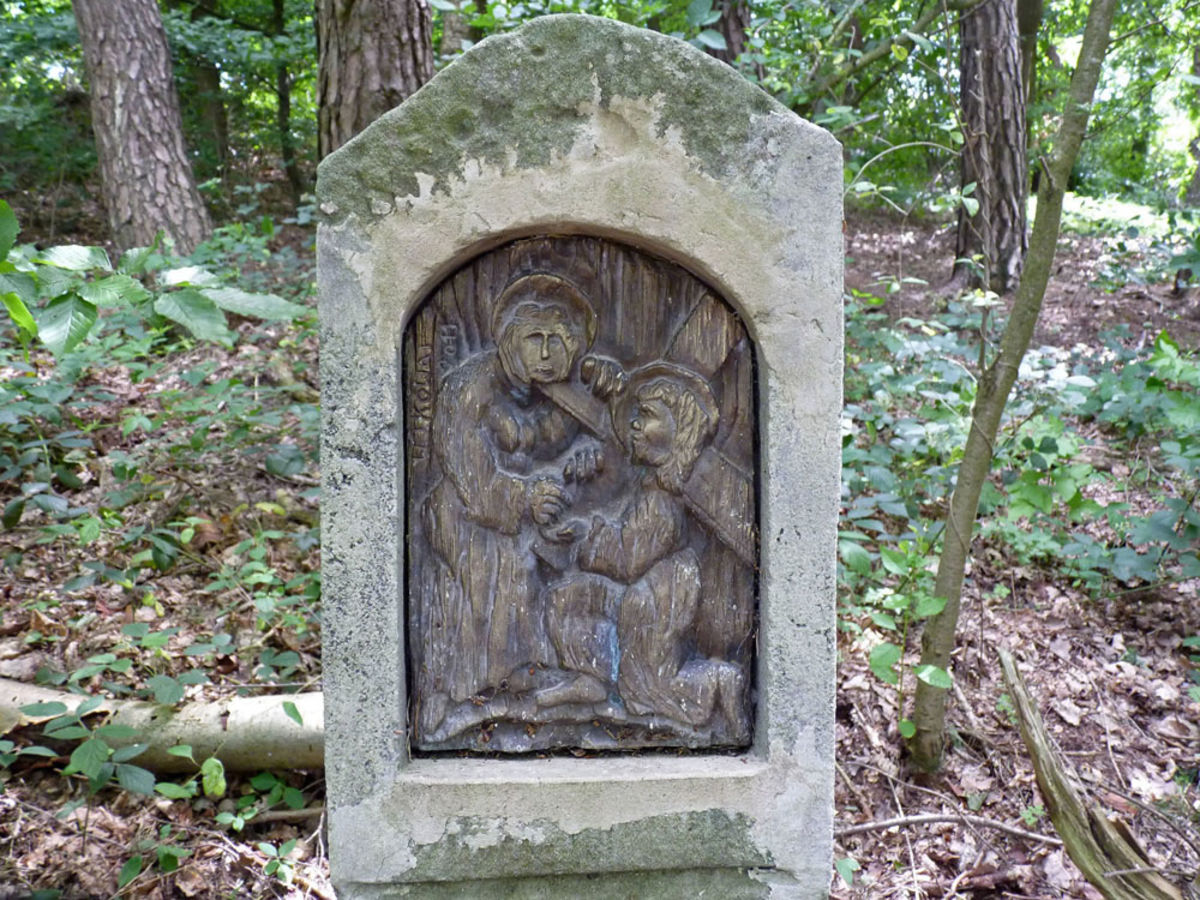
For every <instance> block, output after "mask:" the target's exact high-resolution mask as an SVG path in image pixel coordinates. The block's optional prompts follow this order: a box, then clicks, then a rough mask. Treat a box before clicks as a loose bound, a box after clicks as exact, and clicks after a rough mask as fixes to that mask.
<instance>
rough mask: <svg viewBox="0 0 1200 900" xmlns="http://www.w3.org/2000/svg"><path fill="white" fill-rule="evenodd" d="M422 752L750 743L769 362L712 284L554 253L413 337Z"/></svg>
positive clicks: (598, 256)
mask: <svg viewBox="0 0 1200 900" xmlns="http://www.w3.org/2000/svg"><path fill="white" fill-rule="evenodd" d="M404 359H405V372H404V375H405V402H406V409H407V416H406V423H407V426H406V427H407V429H408V434H407V435H406V440H407V446H408V448H409V450H408V460H409V465H408V471H407V480H406V486H407V495H408V496H407V502H408V522H409V533H408V535H407V541H408V553H407V559H408V598H407V601H408V602H407V616H408V631H407V633H408V636H409V637H408V648H407V651H408V659H409V667H410V674H411V683H412V689H411V694H412V697H413V702H412V709H411V710H410V724H411V728H412V744H413V747H414V749H415V750H417V751H437V750H461V749H469V750H483V751H490V752H507V753H512V752H525V751H531V750H552V749H560V748H565V749H569V748H597V749H636V748H642V747H655V746H664V747H693V748H706V747H708V748H730V747H742V746H746V745H748V743H749V741H750V738H751V728H752V719H753V685H752V672H753V669H752V662H753V651H754V635H755V572H756V561H757V553H758V549H757V535H756V529H755V522H756V509H755V503H756V500H755V497H756V492H755V475H754V473H755V460H754V440H755V428H756V426H755V414H754V405H753V403H754V388H753V384H754V371H753V365H754V362H753V348H752V347H751V345H750V341H749V338H748V337H747V335H746V331H745V328H744V327H743V326H742V324H741V322H740V320H739V319H738V318H737V315H736V314H735V313H734V312H733V310H732V309H731V308H730V307H729V305H728V304H727V303H725V302H724V301H723V300H721V299H720V298H719V297H717V296H716V295H714V294H713V293H712V292H711V291H710V290H709V289H708V288H707V287H706V286H705V285H704V284H703V283H702V282H700V281H699V280H698V279H696V278H695V277H694V276H692V275H691V274H690V273H688V272H687V271H685V270H684V269H682V268H680V267H679V266H676V265H673V264H671V263H669V262H666V261H664V260H661V259H658V258H656V257H653V256H650V255H649V254H646V253H642V252H640V251H637V250H635V249H633V248H631V247H627V246H624V245H621V244H618V243H615V242H612V241H606V240H601V239H598V238H589V237H555V238H549V237H547V238H531V239H526V240H520V241H515V242H513V243H511V244H508V245H505V246H503V247H500V248H498V249H496V250H494V251H491V252H490V253H488V254H485V255H484V256H481V257H479V258H477V259H475V260H474V261H472V262H471V263H469V264H468V265H467V266H465V267H464V268H463V269H461V270H460V271H459V272H457V273H455V274H454V275H453V276H451V277H450V278H449V279H447V281H446V282H445V283H444V284H443V285H442V286H441V287H439V288H438V289H437V290H436V291H435V292H434V293H433V295H432V296H431V297H430V298H429V300H428V301H427V302H426V303H425V304H424V305H423V306H422V308H421V310H420V312H419V313H418V314H417V316H416V317H415V318H414V320H413V321H412V322H411V323H410V325H409V326H408V329H407V332H406V336H405V352H404Z"/></svg>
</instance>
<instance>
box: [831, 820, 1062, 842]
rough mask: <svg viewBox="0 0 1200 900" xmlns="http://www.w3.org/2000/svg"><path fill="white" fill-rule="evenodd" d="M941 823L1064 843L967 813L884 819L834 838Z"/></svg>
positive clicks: (849, 828)
mask: <svg viewBox="0 0 1200 900" xmlns="http://www.w3.org/2000/svg"><path fill="white" fill-rule="evenodd" d="M940 822H960V823H964V824H967V825H974V826H976V827H978V828H990V829H992V830H993V831H1002V832H1004V833H1005V834H1011V835H1012V836H1013V837H1019V838H1021V839H1022V840H1026V841H1034V842H1035V843H1039V844H1046V845H1048V846H1051V847H1061V846H1062V841H1060V840H1059V839H1058V838H1055V837H1050V836H1049V835H1045V834H1038V833H1037V832H1036V831H1026V830H1025V829H1024V828H1018V827H1017V826H1015V825H1007V824H1005V823H1004V822H997V821H996V820H995V819H987V818H984V817H983V816H970V815H967V814H965V813H922V814H921V815H916V816H897V817H896V818H894V819H882V820H880V821H878V822H864V823H863V824H861V825H848V826H846V827H845V828H836V829H834V832H833V836H834V837H835V838H839V839H840V838H844V837H850V836H851V835H855V834H865V833H866V832H869V831H886V830H887V829H888V828H898V827H901V826H908V825H936V824H938V823H940Z"/></svg>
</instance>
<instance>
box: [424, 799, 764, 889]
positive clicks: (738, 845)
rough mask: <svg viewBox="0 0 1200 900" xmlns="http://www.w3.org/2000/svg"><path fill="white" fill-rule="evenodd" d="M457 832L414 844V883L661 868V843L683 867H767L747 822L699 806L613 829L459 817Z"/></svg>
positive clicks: (740, 816)
mask: <svg viewBox="0 0 1200 900" xmlns="http://www.w3.org/2000/svg"><path fill="white" fill-rule="evenodd" d="M455 821H456V824H457V826H458V831H457V832H454V833H450V832H448V833H447V834H446V835H444V836H443V837H442V839H441V840H439V841H436V842H435V843H433V844H428V845H425V846H417V847H415V848H414V855H415V858H416V862H415V864H414V865H413V868H412V874H413V876H414V880H423V881H442V880H445V879H447V878H456V877H457V878H461V877H462V875H463V874H464V873H468V872H469V873H471V876H472V877H473V878H477V879H480V878H484V879H486V878H500V877H504V876H506V875H508V874H510V873H512V872H527V873H529V874H530V875H543V874H550V875H552V874H556V873H568V872H589V871H596V870H597V869H607V868H610V867H611V866H612V864H613V861H614V860H615V861H619V862H620V863H621V864H622V867H628V868H629V869H631V870H644V869H651V868H656V867H659V866H661V861H662V858H663V855H664V853H663V849H664V846H666V847H669V848H672V852H671V853H670V854H669V855H671V856H674V857H675V858H677V859H678V865H679V868H680V869H736V868H738V867H743V866H745V865H746V864H747V862H748V861H752V862H754V863H755V864H757V865H760V866H770V865H771V864H772V860H770V859H768V858H767V857H766V856H765V855H764V854H763V852H762V851H761V850H760V849H759V848H758V847H757V846H756V845H755V842H754V841H753V839H752V835H751V833H750V824H751V822H750V820H749V819H748V818H747V817H746V816H744V815H735V814H731V813H729V812H726V811H724V810H717V809H711V810H704V811H698V812H688V813H677V814H670V815H662V816H653V817H650V818H646V819H637V820H634V821H631V822H626V823H621V824H618V825H614V826H612V827H611V828H603V829H601V828H587V829H583V830H582V831H579V832H567V831H563V830H562V829H561V828H559V827H558V826H557V825H555V824H554V823H553V822H545V821H542V822H537V821H535V822H526V823H522V824H521V826H520V829H519V832H517V833H513V834H509V833H506V832H505V831H504V829H503V826H502V824H501V823H497V822H495V821H492V820H481V819H476V818H472V817H463V818H460V819H457V820H455Z"/></svg>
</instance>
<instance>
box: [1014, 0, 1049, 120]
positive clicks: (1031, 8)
mask: <svg viewBox="0 0 1200 900" xmlns="http://www.w3.org/2000/svg"><path fill="white" fill-rule="evenodd" d="M1044 6H1045V0H1017V32H1018V34H1019V35H1020V41H1021V84H1022V85H1023V86H1024V88H1025V105H1026V107H1028V106H1029V104H1031V103H1032V102H1033V97H1034V85H1035V84H1036V83H1037V36H1038V29H1039V28H1041V27H1042V13H1043V11H1044Z"/></svg>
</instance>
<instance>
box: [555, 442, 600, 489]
mask: <svg viewBox="0 0 1200 900" xmlns="http://www.w3.org/2000/svg"><path fill="white" fill-rule="evenodd" d="M603 471H604V450H603V449H602V448H600V447H585V448H584V449H582V450H576V451H575V456H574V457H573V458H571V459H569V460H567V464H566V465H565V466H563V480H564V481H574V482H576V483H577V484H578V483H582V482H584V481H591V480H592V479H593V478H595V477H596V476H597V475H599V474H600V473H601V472H603Z"/></svg>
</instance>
